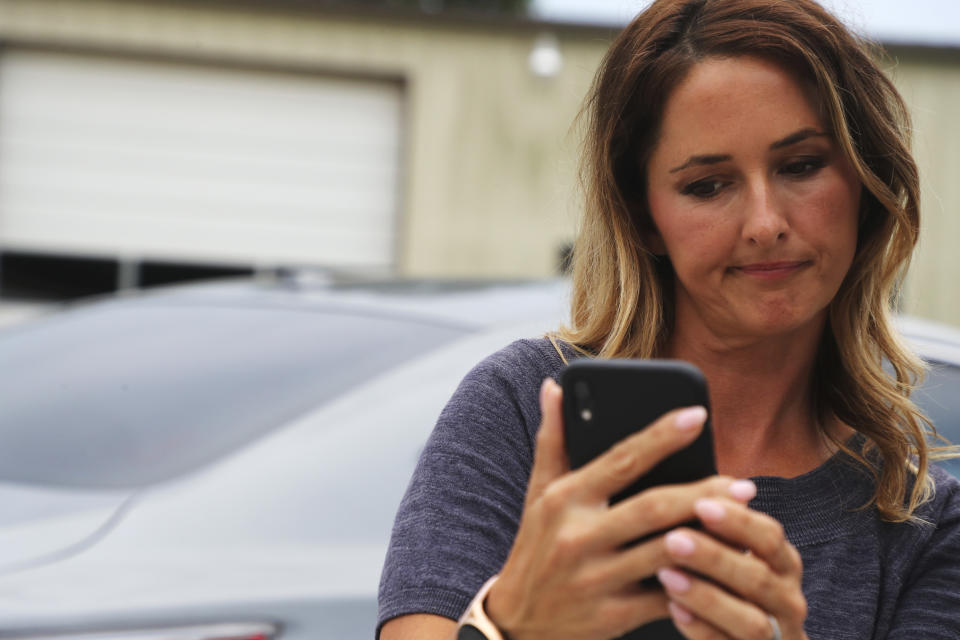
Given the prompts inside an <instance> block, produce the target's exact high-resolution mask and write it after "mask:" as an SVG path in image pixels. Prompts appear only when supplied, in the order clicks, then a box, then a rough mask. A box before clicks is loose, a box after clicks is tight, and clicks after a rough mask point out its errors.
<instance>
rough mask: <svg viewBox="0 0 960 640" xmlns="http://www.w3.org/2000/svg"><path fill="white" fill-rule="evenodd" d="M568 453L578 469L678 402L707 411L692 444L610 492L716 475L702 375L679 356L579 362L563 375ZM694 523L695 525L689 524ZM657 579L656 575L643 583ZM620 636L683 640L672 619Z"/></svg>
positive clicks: (619, 497)
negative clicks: (628, 484)
mask: <svg viewBox="0 0 960 640" xmlns="http://www.w3.org/2000/svg"><path fill="white" fill-rule="evenodd" d="M561 385H562V387H563V418H564V430H565V437H566V448H567V455H568V457H569V459H570V465H571V467H572V468H577V467H581V466H583V465H584V464H586V463H588V462H589V461H590V460H592V459H594V458H595V457H597V456H598V455H600V454H601V453H603V452H604V451H606V450H607V449H609V448H610V447H611V446H613V445H614V444H615V443H616V442H618V441H620V440H622V439H623V438H626V437H628V436H629V435H631V434H633V433H635V432H637V431H639V430H641V429H643V428H645V427H646V426H647V425H649V424H650V423H652V422H654V421H655V420H656V419H658V418H659V417H660V416H662V415H663V414H665V413H667V412H668V411H671V410H673V409H677V408H680V407H689V406H695V405H700V406H703V407H705V408H706V409H707V412H708V413H707V423H706V425H704V429H703V431H702V432H701V434H700V436H699V437H698V438H697V439H696V440H695V441H694V442H693V443H692V444H691V445H690V446H688V447H687V448H685V449H683V450H681V451H678V452H676V453H674V454H673V455H671V456H669V457H668V458H665V459H664V460H663V461H662V462H660V464H658V465H657V466H655V467H654V468H653V469H651V470H650V471H649V472H648V473H647V474H645V475H644V476H641V477H640V478H639V479H638V480H637V481H636V482H634V483H633V484H632V485H630V486H629V487H627V488H626V489H624V490H623V491H621V492H620V493H618V494H616V495H614V496H612V497H611V503H614V502H618V501H619V500H623V499H624V498H627V497H629V496H631V495H634V494H635V493H638V492H640V491H643V490H644V489H647V488H649V487H653V486H657V485H663V484H682V483H687V482H694V481H696V480H700V479H702V478H705V477H708V476H711V475H715V474H716V472H717V471H716V463H715V462H714V455H713V436H712V432H711V429H710V418H709V410H710V404H709V402H710V400H709V394H708V392H707V382H706V379H705V378H704V377H703V374H702V373H701V372H700V370H699V369H697V368H696V367H695V366H693V365H692V364H689V363H687V362H681V361H677V360H577V361H574V362H573V363H572V364H570V366H568V367H567V368H566V369H565V370H564V372H563V374H562V376H561ZM689 524H690V525H691V526H696V523H689ZM642 583H643V584H644V585H646V586H654V585H657V584H658V581H657V580H656V578H655V577H651V578H647V579H645V580H643V581H642ZM617 640H683V635H682V634H681V633H680V632H679V631H677V629H676V627H675V626H674V625H673V622H672V621H670V620H657V621H654V622H652V623H650V624H647V625H644V626H643V627H641V628H639V629H635V630H633V631H631V632H629V633H627V634H626V635H623V636H621V637H620V638H618V639H617Z"/></svg>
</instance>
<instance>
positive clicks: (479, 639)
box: [457, 623, 487, 640]
mask: <svg viewBox="0 0 960 640" xmlns="http://www.w3.org/2000/svg"><path fill="white" fill-rule="evenodd" d="M457 640H487V636H485V635H483V634H482V633H480V629H477V628H476V627H475V626H473V625H472V624H469V623H467V624H465V625H463V626H462V627H460V629H459V630H458V631H457Z"/></svg>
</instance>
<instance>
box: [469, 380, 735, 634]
mask: <svg viewBox="0 0 960 640" xmlns="http://www.w3.org/2000/svg"><path fill="white" fill-rule="evenodd" d="M561 396H562V392H561V390H560V387H559V386H558V385H557V384H556V383H555V382H554V381H553V380H549V379H548V380H546V381H545V382H544V384H543V387H542V388H541V391H540V406H541V410H542V415H543V418H542V422H541V425H540V431H539V434H538V436H537V449H536V453H535V457H534V464H533V470H532V472H531V475H530V484H529V486H528V488H527V495H526V501H525V504H524V510H523V515H522V517H521V521H520V527H519V529H518V531H517V536H516V539H515V540H514V544H513V548H512V549H511V551H510V555H509V556H508V558H507V561H506V563H505V564H504V566H503V568H502V570H501V572H500V578H499V580H498V581H497V582H496V584H494V585H493V588H492V589H491V591H490V593H489V595H488V596H487V600H486V605H485V609H486V611H487V613H488V615H489V616H490V618H491V619H492V620H493V622H494V623H496V624H497V625H498V626H499V627H500V628H501V629H502V630H503V631H504V632H505V633H506V634H507V636H508V637H510V638H511V640H535V639H541V638H544V639H546V638H549V639H550V640H561V639H563V640H581V639H582V640H606V639H608V638H614V637H617V636H619V635H622V634H623V633H626V632H627V631H629V630H631V629H634V628H636V627H638V626H641V625H643V624H645V623H646V622H649V621H651V620H655V619H657V618H666V617H669V613H668V610H667V602H668V600H667V596H666V595H665V594H664V592H663V590H662V589H660V588H645V587H643V586H641V584H640V581H641V580H642V579H644V578H648V577H650V576H654V575H655V574H656V572H657V570H658V569H660V568H662V567H666V566H670V565H671V564H673V562H672V560H671V559H670V557H669V555H668V554H667V552H666V549H665V547H664V542H663V536H656V537H654V538H651V539H649V540H646V541H644V542H643V543H641V544H637V545H631V546H626V547H625V545H626V544H627V543H629V542H631V541H633V540H636V539H637V538H641V537H643V536H646V535H648V534H651V533H655V532H659V531H664V530H669V529H671V528H673V527H675V526H677V525H679V524H682V523H684V522H688V521H690V520H694V519H695V518H696V516H695V514H694V509H693V507H694V503H695V502H696V501H697V500H698V499H700V498H706V497H727V498H729V497H731V496H732V493H731V491H730V488H731V485H733V484H734V482H735V481H734V479H733V478H728V477H722V476H713V477H712V478H708V479H706V480H703V481H700V482H696V483H692V484H688V485H676V486H665V487H655V488H652V489H649V490H647V491H644V492H643V493H640V494H638V495H636V496H633V497H631V498H628V499H626V500H623V501H621V502H619V503H617V504H615V505H612V506H611V505H610V504H609V500H610V497H611V496H613V495H615V494H616V493H618V492H619V491H620V490H622V489H624V488H625V487H627V486H629V485H630V484H632V483H633V481H634V480H636V479H637V478H638V477H640V476H642V475H643V474H644V473H646V472H647V471H649V470H650V469H652V468H653V467H654V466H655V465H656V464H657V463H658V462H660V461H661V460H662V459H664V458H666V457H667V456H669V455H670V454H671V453H673V452H675V451H678V450H680V449H682V448H684V447H686V446H687V445H689V444H690V443H692V442H693V441H694V440H695V439H696V437H697V435H698V434H699V433H700V430H701V429H702V428H703V423H704V421H705V420H706V411H705V410H704V409H703V408H702V407H692V408H686V409H678V410H676V411H672V412H670V413H668V414H666V415H664V416H663V417H661V418H660V419H659V420H657V421H656V422H654V423H653V424H651V425H650V426H649V427H647V428H646V429H643V430H642V431H640V432H638V433H636V434H634V435H632V436H631V437H629V438H627V439H625V440H623V441H622V442H620V443H618V444H617V445H615V446H614V447H612V448H611V449H610V450H609V451H607V452H606V453H604V454H603V455H601V456H599V457H597V458H596V459H594V460H593V461H591V462H590V463H589V464H587V465H584V466H583V467H581V468H579V469H577V470H575V471H571V470H570V468H569V464H568V462H567V455H566V451H565V449H564V442H563V440H564V439H563V418H562V410H561ZM733 493H737V492H736V491H734V492H733Z"/></svg>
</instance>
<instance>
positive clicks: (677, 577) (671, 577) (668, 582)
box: [657, 568, 690, 593]
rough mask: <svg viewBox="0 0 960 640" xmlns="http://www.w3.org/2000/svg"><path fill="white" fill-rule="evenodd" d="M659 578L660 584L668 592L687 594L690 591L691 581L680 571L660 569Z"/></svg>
mask: <svg viewBox="0 0 960 640" xmlns="http://www.w3.org/2000/svg"><path fill="white" fill-rule="evenodd" d="M657 577H658V578H659V579H660V584H662V585H663V586H664V588H665V589H666V590H667V591H672V592H673V593H686V592H687V591H689V590H690V579H689V578H687V576H685V575H683V574H682V573H680V572H679V571H674V570H673V569H666V568H664V569H660V570H659V571H657Z"/></svg>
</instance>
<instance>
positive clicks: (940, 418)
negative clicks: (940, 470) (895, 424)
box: [913, 362, 960, 477]
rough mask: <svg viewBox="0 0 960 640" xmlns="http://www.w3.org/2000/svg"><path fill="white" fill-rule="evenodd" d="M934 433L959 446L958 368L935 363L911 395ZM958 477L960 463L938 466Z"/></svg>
mask: <svg viewBox="0 0 960 640" xmlns="http://www.w3.org/2000/svg"><path fill="white" fill-rule="evenodd" d="M913 400H914V402H916V403H917V404H918V405H919V406H920V408H921V409H923V411H924V413H926V414H927V416H928V417H929V418H930V420H931V421H932V422H933V424H934V426H935V427H936V428H937V431H938V432H939V433H940V434H941V435H943V436H944V437H946V438H947V439H948V440H949V441H950V442H952V443H954V444H960V367H958V366H956V365H951V364H945V363H938V362H934V363H931V365H930V370H929V371H928V372H927V378H926V380H924V382H923V384H922V386H921V387H920V388H919V389H917V391H916V392H915V393H914V396H913ZM939 464H940V465H941V466H943V467H945V468H947V470H949V471H950V472H951V473H952V474H953V475H955V476H957V477H960V460H949V461H944V462H941V463H939Z"/></svg>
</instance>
